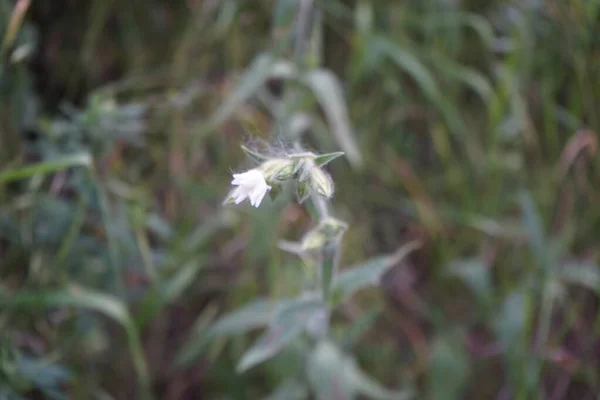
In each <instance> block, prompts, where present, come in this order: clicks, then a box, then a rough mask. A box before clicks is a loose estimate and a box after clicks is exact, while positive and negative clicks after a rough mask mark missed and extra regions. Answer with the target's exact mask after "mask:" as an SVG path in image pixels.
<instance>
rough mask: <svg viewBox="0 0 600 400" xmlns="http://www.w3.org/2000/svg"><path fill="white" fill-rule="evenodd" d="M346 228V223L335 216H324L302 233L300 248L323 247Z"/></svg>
mask: <svg viewBox="0 0 600 400" xmlns="http://www.w3.org/2000/svg"><path fill="white" fill-rule="evenodd" d="M346 229H348V225H347V224H346V223H345V222H343V221H340V220H338V219H335V218H331V217H328V218H325V219H324V220H322V221H321V222H320V223H319V225H317V226H316V227H315V228H314V229H312V230H310V231H309V232H307V233H306V235H304V238H303V239H302V250H304V251H312V250H318V249H321V248H324V247H325V246H326V245H328V244H329V243H331V242H333V241H335V240H337V239H339V238H340V236H341V235H342V234H343V233H344V232H345V231H346Z"/></svg>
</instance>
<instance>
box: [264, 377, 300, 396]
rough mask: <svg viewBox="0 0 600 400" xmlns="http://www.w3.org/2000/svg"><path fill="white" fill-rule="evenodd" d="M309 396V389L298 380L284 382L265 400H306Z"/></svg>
mask: <svg viewBox="0 0 600 400" xmlns="http://www.w3.org/2000/svg"><path fill="white" fill-rule="evenodd" d="M307 398H308V389H307V388H306V386H304V385H303V384H302V383H300V382H298V381H296V380H291V379H290V380H287V381H285V382H283V383H282V384H281V385H279V387H278V388H277V389H275V391H274V392H273V393H271V394H270V395H269V396H268V397H265V399H264V400H304V399H307Z"/></svg>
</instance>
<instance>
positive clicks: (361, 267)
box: [332, 241, 421, 301]
mask: <svg viewBox="0 0 600 400" xmlns="http://www.w3.org/2000/svg"><path fill="white" fill-rule="evenodd" d="M419 247H421V242H419V241H413V242H409V243H407V244H405V245H404V246H402V247H400V248H399V249H398V250H397V251H396V252H395V253H394V254H391V255H386V256H379V257H375V258H372V259H371V260H369V261H366V262H363V263H361V264H358V265H354V266H352V267H349V268H347V269H346V270H344V271H343V272H341V273H340V274H339V275H338V276H337V278H336V279H335V280H334V282H333V285H332V290H333V293H334V298H335V299H336V300H338V301H342V300H344V299H345V298H347V297H349V296H351V295H352V294H353V293H355V292H357V291H359V290H361V289H363V288H365V287H368V286H372V285H376V284H378V283H379V279H380V278H381V276H382V275H383V274H384V273H385V272H386V271H387V270H388V269H389V268H391V267H393V266H394V265H397V264H398V263H399V262H400V261H402V260H403V259H404V258H405V257H406V256H407V255H408V254H410V253H411V252H413V251H414V250H416V249H418V248H419Z"/></svg>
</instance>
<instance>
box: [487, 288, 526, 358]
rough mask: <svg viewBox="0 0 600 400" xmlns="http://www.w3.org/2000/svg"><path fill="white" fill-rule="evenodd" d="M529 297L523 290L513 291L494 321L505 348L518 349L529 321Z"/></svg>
mask: <svg viewBox="0 0 600 400" xmlns="http://www.w3.org/2000/svg"><path fill="white" fill-rule="evenodd" d="M527 309H528V307H527V299H526V297H525V295H524V294H523V293H522V290H515V291H514V292H512V293H511V294H510V295H509V296H508V297H507V298H506V299H505V300H504V303H503V304H502V308H501V309H500V311H499V313H498V317H497V318H496V320H495V321H494V330H495V331H496V336H497V337H498V339H499V340H500V342H501V343H502V345H503V347H504V348H505V349H515V351H518V349H519V345H520V344H522V343H520V342H521V341H522V339H523V336H524V333H525V326H526V323H527Z"/></svg>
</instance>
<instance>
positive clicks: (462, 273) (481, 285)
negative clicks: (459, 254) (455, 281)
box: [449, 258, 492, 303]
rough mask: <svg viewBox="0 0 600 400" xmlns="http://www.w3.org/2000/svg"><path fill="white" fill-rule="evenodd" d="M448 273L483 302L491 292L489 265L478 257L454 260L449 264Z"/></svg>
mask: <svg viewBox="0 0 600 400" xmlns="http://www.w3.org/2000/svg"><path fill="white" fill-rule="evenodd" d="M449 271H450V274H451V275H453V276H455V277H457V278H459V279H461V280H462V281H463V282H464V283H465V284H466V285H467V286H469V287H470V288H471V290H472V291H473V292H474V293H475V294H476V295H477V296H478V297H479V298H480V299H481V300H482V301H484V302H486V303H487V302H489V301H490V299H491V297H490V296H491V294H492V285H491V281H490V274H489V272H490V271H489V265H487V264H486V263H485V262H484V261H483V260H481V259H479V258H470V259H464V260H456V261H454V262H452V264H450V268H449Z"/></svg>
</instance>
